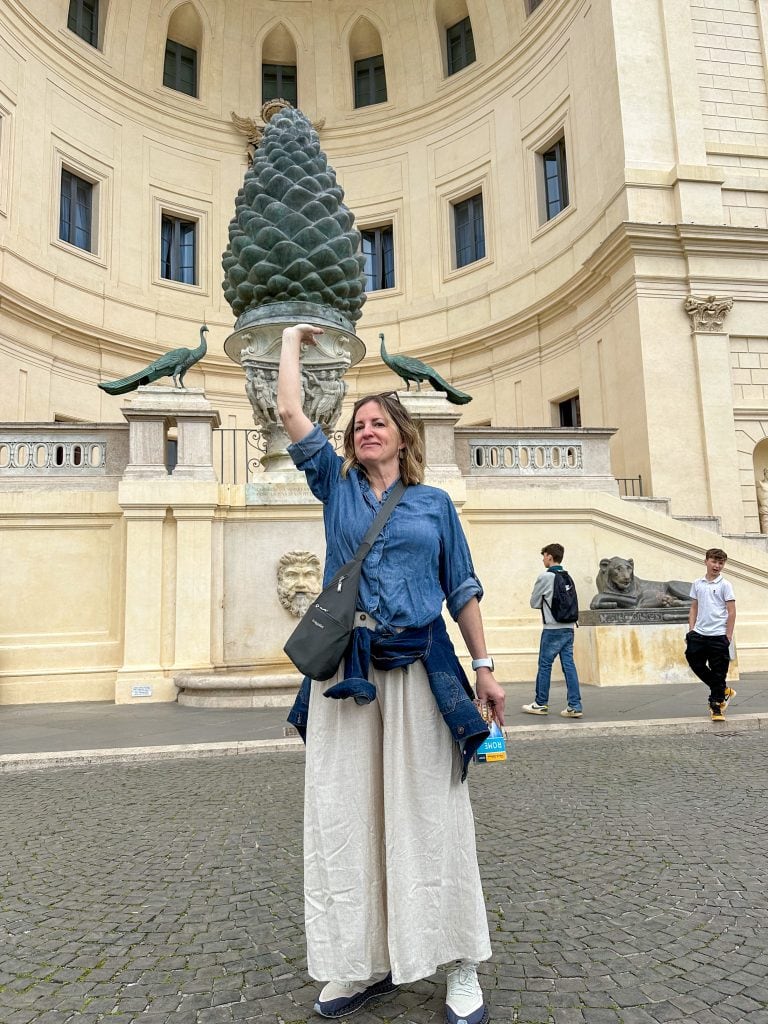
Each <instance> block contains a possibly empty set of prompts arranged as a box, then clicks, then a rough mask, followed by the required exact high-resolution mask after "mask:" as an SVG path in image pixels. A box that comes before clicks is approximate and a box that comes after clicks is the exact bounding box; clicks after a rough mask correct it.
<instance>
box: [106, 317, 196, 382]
mask: <svg viewBox="0 0 768 1024" xmlns="http://www.w3.org/2000/svg"><path fill="white" fill-rule="evenodd" d="M207 330H208V327H207V326H206V324H203V326H202V327H201V328H200V344H199V345H198V346H197V348H175V349H173V351H171V352H166V353H165V354H164V355H162V356H160V357H159V359H156V360H155V361H154V363H150V364H149V366H145V367H144V369H143V370H139V371H138V373H132V374H131V375H130V377H122V378H121V379H120V380H106V381H102V383H101V384H99V387H100V388H101V390H102V391H106V392H107V394H108V395H126V394H128V392H129V391H135V390H136V388H138V387H140V386H141V385H142V384H151V383H152V381H155V380H160V378H161V377H173V383H174V386H175V387H177V388H183V387H184V374H185V373H186V372H187V370H188V369H189V368H190V367H191V366H194V365H195V363H199V362H200V360H201V359H202V358H203V356H204V355H205V353H206V352H207V351H208V345H207V344H206V341H205V335H206V332H207Z"/></svg>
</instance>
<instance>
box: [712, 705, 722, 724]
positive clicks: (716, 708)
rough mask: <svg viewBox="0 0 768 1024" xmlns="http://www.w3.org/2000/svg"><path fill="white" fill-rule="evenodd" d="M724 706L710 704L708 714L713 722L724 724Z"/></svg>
mask: <svg viewBox="0 0 768 1024" xmlns="http://www.w3.org/2000/svg"><path fill="white" fill-rule="evenodd" d="M724 708H725V705H724V704H710V705H709V714H710V717H711V718H712V721H713V722H724V721H725V710H724Z"/></svg>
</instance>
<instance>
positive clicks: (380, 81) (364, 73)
mask: <svg viewBox="0 0 768 1024" xmlns="http://www.w3.org/2000/svg"><path fill="white" fill-rule="evenodd" d="M386 101H387V79H386V76H385V74H384V54H383V53H379V54H377V55H376V56H375V57H367V58H366V59H365V60H356V61H355V106H356V107H370V106H372V105H373V104H374V103H386Z"/></svg>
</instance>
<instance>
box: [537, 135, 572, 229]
mask: <svg viewBox="0 0 768 1024" xmlns="http://www.w3.org/2000/svg"><path fill="white" fill-rule="evenodd" d="M541 160H542V163H543V167H544V209H545V211H546V219H547V220H552V218H553V217H556V216H557V215H558V213H560V211H561V210H564V209H565V208H566V206H567V205H568V167H567V164H566V160H565V139H564V138H561V139H558V140H557V142H556V143H555V144H554V146H552V147H550V148H549V149H548V150H546V151H545V152H544V153H542V154H541Z"/></svg>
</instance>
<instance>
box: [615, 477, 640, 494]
mask: <svg viewBox="0 0 768 1024" xmlns="http://www.w3.org/2000/svg"><path fill="white" fill-rule="evenodd" d="M616 483H617V484H618V485H619V497H621V498H642V497H643V478H642V476H641V475H640V474H639V473H638V475H637V476H617V477H616Z"/></svg>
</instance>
